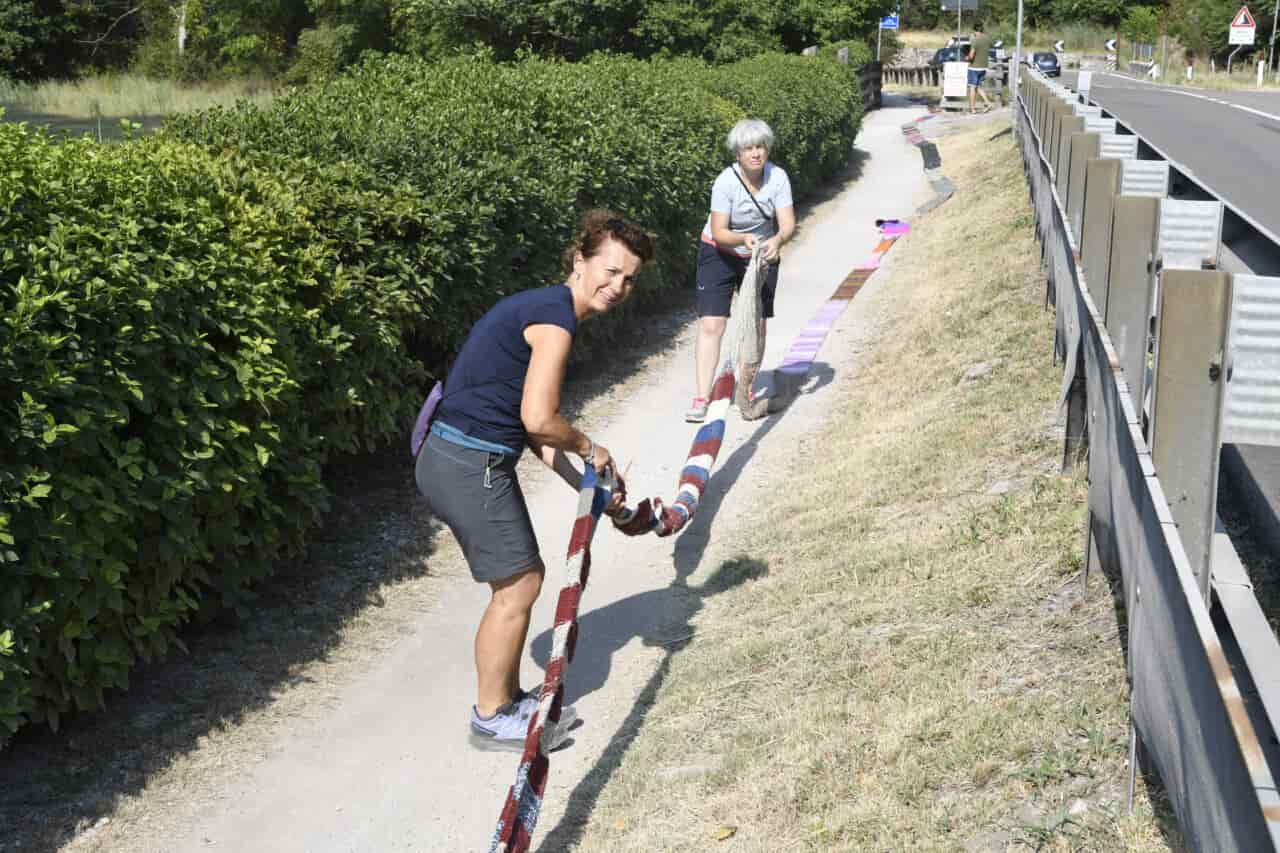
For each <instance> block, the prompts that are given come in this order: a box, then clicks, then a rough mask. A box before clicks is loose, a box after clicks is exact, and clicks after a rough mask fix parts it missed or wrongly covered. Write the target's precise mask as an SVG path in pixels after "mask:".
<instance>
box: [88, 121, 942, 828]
mask: <svg viewBox="0 0 1280 853" xmlns="http://www.w3.org/2000/svg"><path fill="white" fill-rule="evenodd" d="M919 113H920V109H919V108H918V107H914V108H906V109H884V110H880V111H878V112H875V113H872V114H871V115H869V116H868V118H867V119H866V121H865V123H864V127H863V131H862V133H861V135H860V137H859V140H858V148H859V149H860V150H861V151H862V152H863V155H864V156H863V159H862V161H861V175H860V176H859V178H858V179H857V180H856V181H855V182H853V183H851V184H850V185H849V186H848V187H847V188H846V189H845V190H844V191H843V192H841V193H840V194H839V195H837V196H835V197H834V198H832V199H830V200H828V201H826V202H824V203H822V204H821V205H819V206H818V207H817V208H815V209H814V210H813V211H812V212H811V213H810V214H809V215H808V216H806V217H805V219H804V220H803V222H802V223H801V232H800V235H799V236H798V237H797V239H796V240H795V241H794V243H793V244H792V246H790V247H788V251H787V253H786V258H785V261H784V266H783V272H782V277H781V282H780V286H779V291H780V292H779V299H778V316H777V318H776V319H775V320H774V321H773V322H772V323H771V324H770V336H769V343H768V350H767V352H766V357H765V365H766V368H767V367H768V366H769V365H772V364H776V363H777V362H778V361H779V360H780V359H781V356H782V354H783V352H784V351H785V350H786V348H787V347H788V346H789V344H790V342H791V339H792V338H793V337H794V336H795V334H796V333H797V332H798V331H799V330H800V329H801V327H803V325H804V324H805V322H806V321H807V320H808V319H809V317H810V316H811V315H812V314H813V313H814V311H815V310H816V308H817V307H818V306H819V305H820V304H821V303H822V302H823V301H824V300H825V299H826V298H827V297H828V296H829V295H830V293H831V292H832V290H834V288H835V286H836V285H837V284H838V283H839V282H840V280H841V279H843V277H844V276H845V275H846V273H847V272H848V271H849V270H850V269H851V268H852V267H854V266H855V265H856V264H858V263H859V262H860V261H862V260H863V259H864V258H865V257H866V256H867V255H868V254H869V253H870V251H871V249H872V248H873V247H874V245H875V243H876V241H877V239H878V234H877V232H876V229H875V226H874V223H875V220H876V218H878V217H886V216H890V217H906V216H908V215H910V214H911V212H912V211H914V210H915V208H916V207H917V206H919V205H920V204H921V203H923V202H924V201H926V200H927V199H928V198H929V197H930V194H931V191H930V189H929V187H928V184H927V182H926V181H925V179H924V175H923V172H922V170H921V164H920V158H919V155H918V153H917V152H916V151H915V149H913V148H911V147H909V146H908V145H906V144H905V143H904V142H903V140H902V136H901V131H900V125H902V124H903V123H905V122H906V121H908V120H909V119H911V118H913V117H915V116H917V115H919ZM885 280H886V279H885V277H884V276H879V277H876V278H873V279H872V284H871V285H869V286H868V288H866V290H865V291H864V295H863V296H862V297H860V298H859V300H858V301H857V302H855V303H854V305H853V307H852V308H851V309H850V310H849V311H848V312H846V314H845V315H844V317H842V318H841V320H840V321H839V323H838V324H837V326H836V327H835V329H834V330H833V333H832V335H831V337H830V338H829V339H828V341H827V344H826V347H825V348H824V350H823V352H822V353H821V354H820V356H819V359H820V361H819V362H818V363H817V364H815V365H814V370H813V372H812V374H811V375H810V379H809V382H808V384H807V386H806V389H805V391H806V393H805V394H802V395H801V397H800V398H799V399H798V400H797V401H796V402H795V404H794V405H793V406H792V407H791V408H790V409H789V410H788V411H787V412H785V413H783V414H782V415H778V416H774V417H771V418H769V419H766V420H764V421H758V422H755V423H752V424H745V423H743V422H742V421H740V420H739V419H738V418H737V417H736V415H731V418H730V421H729V424H728V429H727V435H726V440H725V445H724V448H723V450H722V451H721V460H720V466H719V468H718V469H717V471H716V472H715V474H714V476H713V477H712V480H711V484H710V488H709V491H708V495H707V497H706V499H705V500H704V502H703V505H702V508H701V510H700V512H699V515H698V516H697V518H696V519H695V522H694V523H693V524H692V525H691V527H690V528H689V529H688V530H687V532H685V533H684V535H683V536H681V537H679V538H677V539H675V540H674V541H673V540H670V539H658V538H656V537H652V536H648V537H642V538H638V539H627V538H625V537H623V536H621V535H619V534H617V533H615V532H614V531H612V530H608V529H604V530H602V532H601V534H600V535H599V536H597V538H596V542H595V546H594V549H593V557H594V558H593V563H594V569H593V572H592V580H591V586H590V587H589V589H588V591H587V594H586V596H585V599H584V604H583V617H582V628H581V631H582V640H581V642H580V645H579V653H578V657H577V659H576V660H575V662H574V666H573V669H572V670H571V671H570V674H569V677H568V697H567V698H568V700H569V701H572V702H574V703H575V704H576V705H577V708H578V711H579V713H580V715H581V717H582V718H583V720H584V721H585V724H584V725H582V726H581V727H580V728H578V729H576V730H575V732H574V743H573V744H572V746H571V747H569V748H567V749H564V750H561V751H559V752H557V753H556V754H555V755H554V756H553V757H552V765H551V767H552V770H551V780H550V784H549V787H548V795H547V802H546V807H545V811H544V813H543V815H542V817H541V821H540V825H539V833H538V839H539V841H541V842H542V843H543V847H544V848H545V849H546V850H548V851H549V850H552V849H555V850H561V849H565V848H566V847H568V846H570V845H571V844H572V843H573V841H574V840H575V839H576V832H575V830H574V827H575V826H576V825H578V824H579V823H580V822H581V821H582V820H583V819H585V815H586V812H587V811H588V810H589V807H590V803H591V802H593V801H594V798H595V795H596V793H597V792H598V790H599V788H600V787H601V786H602V785H603V784H604V782H606V781H607V779H608V776H609V773H610V768H612V767H616V766H617V763H618V761H620V760H621V758H622V752H623V751H624V750H625V745H626V743H627V742H629V738H630V737H632V736H633V735H634V731H635V728H636V727H637V726H639V725H642V723H643V709H644V707H645V704H646V702H647V701H651V700H652V692H653V690H655V689H656V686H657V685H658V684H660V681H661V672H660V671H658V667H659V666H660V664H661V661H662V660H663V659H664V658H665V657H666V649H667V648H668V647H670V646H671V645H672V644H676V643H679V642H681V641H682V639H684V637H683V635H682V631H681V626H682V625H684V623H685V620H686V619H687V617H688V616H689V614H690V613H692V612H693V611H695V610H696V609H697V607H698V598H699V596H701V595H706V594H709V592H708V590H709V589H714V586H708V585H707V584H706V583H705V580H706V578H707V576H709V575H711V574H713V572H714V570H715V568H716V567H717V566H718V565H720V563H721V562H722V561H723V560H725V559H730V558H734V557H735V556H736V557H737V558H740V559H749V557H746V556H744V555H737V554H736V552H735V550H734V543H733V542H732V541H725V539H724V538H723V536H722V534H724V533H728V532H729V531H731V530H732V529H733V527H735V526H737V525H738V524H741V523H756V524H759V523H767V522H766V520H762V519H757V520H754V521H753V520H751V519H750V517H749V513H750V511H751V507H752V506H753V505H754V502H755V500H756V498H757V497H758V496H759V495H760V494H761V491H762V490H764V489H771V488H780V487H782V486H783V485H784V484H783V483H781V482H777V478H778V473H777V472H780V471H781V470H782V466H783V464H784V463H786V462H789V461H792V460H794V458H795V455H796V454H797V453H801V454H813V455H814V456H815V458H817V457H820V455H821V449H820V448H815V447H811V446H808V445H807V444H806V443H805V441H804V438H805V436H806V435H807V434H808V433H810V432H811V431H812V430H813V429H814V427H815V426H816V425H817V424H818V423H820V422H821V420H822V418H823V417H824V416H825V414H826V413H827V411H828V410H829V408H830V407H831V406H832V405H833V404H834V403H836V402H837V401H838V400H839V398H840V397H841V394H840V393H839V383H840V382H841V381H842V377H843V376H844V375H845V373H846V368H847V366H848V365H849V364H850V362H851V360H852V359H854V358H856V356H857V350H858V348H859V346H860V345H865V343H866V341H867V340H868V334H869V332H870V330H871V328H872V327H873V325H874V314H875V301H876V299H877V298H878V295H879V293H880V292H881V291H883V290H884V288H885ZM691 342H692V341H691V337H690V336H689V335H688V334H687V333H686V334H684V335H682V336H681V337H680V338H679V339H678V341H677V342H676V344H675V346H673V347H672V349H671V351H670V352H669V353H668V354H666V355H665V356H663V357H661V358H658V359H655V361H654V363H653V365H652V366H651V367H650V368H649V369H648V370H646V371H643V372H641V373H640V374H638V375H636V376H635V377H634V378H632V379H630V380H628V381H626V382H624V383H622V384H620V385H618V386H615V387H614V388H613V389H612V390H611V392H609V393H608V394H607V395H605V396H604V397H603V398H601V399H598V400H596V401H594V402H593V403H592V404H590V405H588V406H587V407H586V409H585V410H584V412H583V414H582V418H583V419H584V421H585V422H586V423H588V424H589V425H590V428H591V432H592V434H593V435H595V436H597V437H598V438H599V439H600V440H602V441H603V442H604V443H606V444H607V445H608V446H609V448H610V449H611V450H612V451H613V453H614V455H615V457H616V458H618V459H619V460H622V461H623V463H624V464H625V462H626V461H627V460H633V462H634V464H633V465H632V468H631V476H630V480H629V487H630V490H631V492H632V494H633V495H634V496H637V497H638V496H643V495H651V494H657V495H663V496H664V497H670V496H671V495H672V494H673V491H674V488H673V487H674V484H675V482H676V478H677V475H678V472H679V470H680V467H681V465H682V463H683V461H684V456H685V453H686V452H687V450H688V447H689V441H690V439H691V437H692V434H693V431H694V429H693V427H692V426H690V425H687V424H685V423H683V422H682V420H681V418H680V416H681V414H682V412H683V410H684V407H685V406H686V405H687V403H688V399H689V397H690V396H691V372H692V349H691ZM527 462H528V460H526V463H527ZM526 469H527V470H528V477H529V478H528V479H527V480H526V493H527V494H528V497H529V501H530V505H531V508H532V510H533V516H534V522H535V525H536V528H537V531H538V537H539V541H540V542H541V544H542V548H543V555H544V558H545V559H546V560H547V564H548V569H549V571H548V590H547V592H544V595H543V597H542V599H541V600H540V601H539V604H538V606H537V608H536V609H535V613H534V622H533V626H534V627H533V631H532V632H531V633H532V634H533V636H534V640H533V644H532V648H533V657H532V659H529V658H528V657H527V658H526V661H525V664H524V683H525V684H526V685H532V684H534V683H535V682H537V681H538V680H540V676H541V670H540V669H539V666H538V664H539V663H542V662H545V659H546V655H547V652H548V648H549V632H547V631H546V627H547V626H549V625H550V623H551V611H552V608H553V606H554V601H555V595H554V591H555V589H556V588H558V586H559V584H560V579H561V574H562V564H561V559H560V558H561V557H562V556H563V552H564V548H565V543H566V542H567V536H568V533H569V528H570V523H571V520H572V517H573V514H574V509H575V506H574V496H573V494H572V493H571V492H570V491H569V490H567V489H566V488H565V487H564V485H563V484H562V483H560V482H559V481H556V480H552V479H550V478H548V477H547V476H544V475H543V474H541V473H540V472H538V471H536V470H535V469H534V468H533V467H531V466H530V465H528V464H526ZM406 476H408V474H407V469H406ZM438 562H439V563H445V564H447V565H448V566H452V567H453V568H444V569H443V572H442V573H443V574H444V576H445V577H449V576H450V575H451V574H455V575H456V576H455V577H454V578H452V579H450V582H449V584H448V585H447V587H445V588H444V589H443V591H442V592H441V595H440V599H439V601H438V603H437V604H436V605H435V606H433V607H430V608H429V609H427V610H425V611H424V612H422V613H421V616H420V618H418V619H417V621H416V622H415V623H413V624H412V625H411V626H410V628H409V630H408V631H406V633H405V636H404V637H403V638H402V639H401V640H399V641H398V642H396V643H395V644H394V645H392V646H390V648H389V649H388V650H387V652H386V653H385V654H384V655H382V656H381V657H380V658H377V659H375V660H373V661H372V662H371V663H370V665H369V668H368V669H367V671H366V672H365V674H364V675H363V676H361V677H359V678H356V679H354V680H352V681H351V682H350V683H348V684H347V685H346V686H345V687H343V688H342V689H341V690H340V691H339V692H338V693H337V695H336V697H335V698H334V700H333V701H332V703H331V705H330V706H329V707H327V708H326V709H324V710H323V712H321V713H317V714H312V715H309V717H308V718H304V719H300V720H298V721H296V722H295V723H294V724H293V725H291V726H289V727H288V730H287V732H286V733H285V734H284V735H282V736H281V737H280V739H279V741H278V742H276V743H274V744H272V745H271V746H270V748H269V749H267V750H264V751H263V754H262V758H261V760H260V761H258V762H257V763H256V764H255V765H254V766H251V767H249V768H242V769H239V772H236V773H234V774H232V775H230V776H228V777H227V778H228V779H229V781H227V782H225V783H219V784H216V785H214V786H212V790H194V791H191V792H190V796H187V797H183V798H181V799H180V800H178V799H177V798H173V799H171V800H170V802H172V803H173V808H171V809H169V810H168V811H167V812H165V813H164V814H153V817H152V819H150V820H148V821H147V824H146V825H145V826H144V825H137V824H135V825H133V826H131V827H129V828H128V830H127V831H125V829H126V828H125V827H123V826H122V827H119V828H118V831H116V830H117V828H116V827H112V828H111V829H112V830H113V831H111V832H104V833H103V834H102V837H101V838H99V839H97V843H94V842H92V841H91V839H89V838H82V839H81V843H78V844H75V845H73V847H74V848H75V849H92V847H97V846H100V847H101V849H112V850H147V851H151V850H166V851H168V850H179V851H195V850H210V849H217V850H235V851H256V850H272V851H294V850H296V851H303V850H306V851H348V850H350V851H370V850H379V851H381V850H418V851H428V850H429V851H435V850H440V851H462V850H480V849H483V848H484V847H485V845H486V844H487V840H488V839H489V837H490V835H491V833H492V830H493V825H494V821H495V819H496V817H497V814H498V810H499V807H500V805H501V798H502V796H503V794H504V793H505V792H506V790H507V787H508V786H509V785H510V784H511V782H512V776H513V773H514V769H515V765H516V762H517V759H516V756H515V755H513V754H489V753H478V752H475V751H472V750H471V749H470V748H469V747H468V745H467V743H466V721H467V714H468V709H469V706H470V703H471V701H473V696H472V693H473V686H474V685H473V682H474V674H473V671H472V658H471V643H472V636H473V632H474V629H475V623H476V620H477V619H478V618H479V614H480V613H481V611H482V609H483V606H484V603H485V598H486V596H485V590H484V589H483V588H481V587H479V586H477V585H475V584H472V583H470V582H469V581H467V580H466V579H465V578H464V577H462V576H461V575H460V573H457V572H456V567H457V565H459V564H458V554H457V549H456V547H455V546H454V545H453V543H452V542H451V540H450V538H449V537H448V536H447V534H446V535H444V536H441V537H438V539H437V551H436V553H435V554H433V556H432V563H433V567H434V565H435V564H437V563H438ZM695 589H696V591H695ZM683 633H687V632H683ZM143 796H145V793H144V794H143ZM175 800H176V802H175ZM566 807H568V808H566ZM108 836H109V837H110V840H109V841H108Z"/></svg>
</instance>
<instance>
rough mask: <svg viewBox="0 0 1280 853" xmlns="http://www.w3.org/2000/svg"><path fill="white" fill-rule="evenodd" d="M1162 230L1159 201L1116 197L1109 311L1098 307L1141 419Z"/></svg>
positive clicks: (1109, 275)
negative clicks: (1153, 278)
mask: <svg viewBox="0 0 1280 853" xmlns="http://www.w3.org/2000/svg"><path fill="white" fill-rule="evenodd" d="M1159 227H1160V200H1159V199H1155V198H1134V197H1130V196H1124V195H1122V196H1117V197H1116V200H1115V211H1114V215H1113V220H1112V225H1111V256H1110V259H1109V260H1108V262H1107V265H1108V268H1109V272H1108V275H1107V282H1108V286H1107V304H1106V307H1105V308H1103V306H1101V305H1099V306H1098V307H1099V308H1100V309H1101V310H1102V313H1103V316H1104V317H1106V322H1107V329H1108V330H1109V331H1110V332H1111V342H1112V344H1113V345H1114V346H1115V349H1116V355H1117V357H1118V358H1119V361H1120V367H1121V368H1122V369H1123V370H1124V378H1125V382H1126V383H1127V384H1128V386H1129V393H1130V396H1131V397H1132V398H1133V405H1134V408H1135V409H1137V410H1138V413H1139V414H1141V411H1142V397H1143V394H1144V392H1145V390H1146V374H1147V335H1148V329H1149V328H1150V317H1151V276H1152V269H1153V264H1154V262H1155V257H1156V238H1157V229H1158V228H1159Z"/></svg>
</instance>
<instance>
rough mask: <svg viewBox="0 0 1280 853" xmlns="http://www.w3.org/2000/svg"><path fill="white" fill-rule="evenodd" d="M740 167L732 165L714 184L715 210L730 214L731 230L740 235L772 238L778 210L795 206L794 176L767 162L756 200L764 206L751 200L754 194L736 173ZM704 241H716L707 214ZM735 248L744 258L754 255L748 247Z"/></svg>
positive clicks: (712, 195)
mask: <svg viewBox="0 0 1280 853" xmlns="http://www.w3.org/2000/svg"><path fill="white" fill-rule="evenodd" d="M738 168H739V167H738V166H737V165H736V164H735V165H732V166H729V167H728V168H726V169H725V170H724V171H723V172H721V173H720V175H719V177H717V178H716V182H715V183H714V184H712V185H711V212H712V213H727V214H729V230H730V231H733V232H735V233H737V234H755V235H757V236H758V237H759V238H760V239H761V240H768V239H769V238H770V237H772V236H773V235H774V234H777V233H778V211H779V210H781V209H782V208H784V207H791V206H792V201H791V179H790V178H788V177H787V172H786V170H785V169H783V168H782V167H781V166H775V165H773V164H772V163H765V164H764V177H763V179H762V180H763V186H761V187H760V192H758V193H756V201H758V202H760V207H756V205H755V202H753V201H752V200H751V194H750V193H748V192H747V188H746V187H744V186H743V185H742V181H740V180H738V176H737V175H736V174H735V172H738ZM739 174H740V173H739ZM760 208H764V213H767V214H768V217H766V216H765V215H764V214H762V213H761V212H760ZM702 242H704V243H710V244H711V245H713V246H714V245H715V242H716V241H715V238H714V237H712V235H711V217H710V216H708V217H707V224H706V225H705V226H703V228H702ZM733 251H734V252H736V253H738V254H739V255H741V256H742V257H744V258H749V257H751V252H749V251H748V250H747V247H746V246H734V247H733Z"/></svg>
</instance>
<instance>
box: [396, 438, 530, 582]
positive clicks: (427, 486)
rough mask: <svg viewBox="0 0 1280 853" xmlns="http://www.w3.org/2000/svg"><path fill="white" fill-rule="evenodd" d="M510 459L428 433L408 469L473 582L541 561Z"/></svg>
mask: <svg viewBox="0 0 1280 853" xmlns="http://www.w3.org/2000/svg"><path fill="white" fill-rule="evenodd" d="M516 460H517V457H515V456H503V455H502V454H499V453H486V452H485V451H483V450H471V449H470V448H466V447H462V446H460V445H457V444H454V443H453V442H450V441H445V440H444V439H443V438H441V437H440V436H438V435H435V434H434V433H433V434H432V435H430V436H429V437H428V438H427V442H426V444H425V445H424V446H423V448H422V452H421V453H420V454H418V464H417V467H416V468H415V470H414V476H415V478H416V479H417V481H418V491H420V492H421V493H422V495H423V497H425V498H426V499H427V504H428V506H430V507H431V511H432V512H433V513H435V515H436V517H437V518H439V519H440V520H441V521H443V522H444V523H445V524H447V525H449V529H450V530H452V531H453V535H454V537H455V538H457V540H458V544H460V545H461V546H462V553H463V554H465V555H466V557H467V565H469V566H470V567H471V576H472V577H473V578H475V579H476V581H477V582H479V583H491V582H493V581H500V580H503V579H505V578H509V577H514V576H515V575H519V574H523V573H525V572H527V571H529V570H530V569H534V568H537V567H539V566H540V565H541V559H540V557H539V555H538V539H537V537H535V536H534V534H533V522H532V521H531V520H530V518H529V508H528V507H527V506H525V502H524V493H523V492H521V491H520V481H519V479H518V478H517V477H516ZM486 469H487V471H488V475H487V479H486V473H485V472H486ZM486 482H487V485H486Z"/></svg>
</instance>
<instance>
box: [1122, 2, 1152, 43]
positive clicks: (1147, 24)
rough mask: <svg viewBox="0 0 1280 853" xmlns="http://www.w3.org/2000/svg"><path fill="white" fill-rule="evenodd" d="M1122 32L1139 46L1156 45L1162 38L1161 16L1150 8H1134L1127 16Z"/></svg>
mask: <svg viewBox="0 0 1280 853" xmlns="http://www.w3.org/2000/svg"><path fill="white" fill-rule="evenodd" d="M1120 32H1121V34H1122V35H1124V37H1125V38H1127V39H1129V40H1130V41H1133V42H1136V43H1138V44H1155V43H1156V39H1158V38H1159V37H1160V14H1159V13H1158V12H1157V11H1156V10H1155V9H1152V8H1151V7H1150V6H1134V7H1133V8H1131V9H1130V10H1129V11H1128V12H1127V13H1126V14H1125V17H1124V23H1123V24H1122V25H1121V27H1120Z"/></svg>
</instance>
